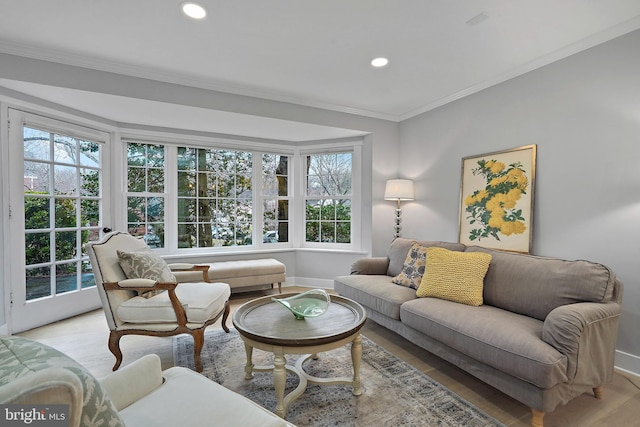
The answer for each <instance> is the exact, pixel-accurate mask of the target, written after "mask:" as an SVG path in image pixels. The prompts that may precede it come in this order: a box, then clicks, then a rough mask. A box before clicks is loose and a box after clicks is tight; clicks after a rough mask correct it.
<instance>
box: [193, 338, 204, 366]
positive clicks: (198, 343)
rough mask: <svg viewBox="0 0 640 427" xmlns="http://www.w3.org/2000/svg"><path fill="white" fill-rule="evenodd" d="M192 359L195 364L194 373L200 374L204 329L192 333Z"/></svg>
mask: <svg viewBox="0 0 640 427" xmlns="http://www.w3.org/2000/svg"><path fill="white" fill-rule="evenodd" d="M192 335H193V359H194V361H195V363H196V371H197V372H202V358H201V357H200V353H202V346H203V345H204V329H197V330H195V331H193V334H192Z"/></svg>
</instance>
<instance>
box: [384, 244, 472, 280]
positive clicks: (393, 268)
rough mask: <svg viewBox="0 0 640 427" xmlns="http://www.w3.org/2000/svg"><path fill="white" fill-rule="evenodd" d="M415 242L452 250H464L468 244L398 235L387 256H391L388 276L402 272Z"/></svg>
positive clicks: (425, 245)
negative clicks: (408, 237)
mask: <svg viewBox="0 0 640 427" xmlns="http://www.w3.org/2000/svg"><path fill="white" fill-rule="evenodd" d="M414 243H418V244H419V245H420V246H424V247H427V248H428V247H432V246H435V247H439V248H445V249H449V250H450V251H459V252H462V251H464V250H465V248H466V246H465V245H463V244H462V243H449V242H437V241H426V240H415V239H405V238H403V237H396V238H395V239H394V240H393V242H391V245H390V246H389V252H388V254H387V257H388V258H389V267H388V268H387V276H391V277H395V276H397V275H398V274H400V273H401V272H402V268H403V267H404V261H405V260H406V259H407V254H408V253H409V250H410V249H411V246H412V245H413V244H414Z"/></svg>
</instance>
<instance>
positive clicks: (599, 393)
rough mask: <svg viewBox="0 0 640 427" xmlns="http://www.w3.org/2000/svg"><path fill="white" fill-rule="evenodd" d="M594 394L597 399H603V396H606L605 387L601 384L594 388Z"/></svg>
mask: <svg viewBox="0 0 640 427" xmlns="http://www.w3.org/2000/svg"><path fill="white" fill-rule="evenodd" d="M593 395H594V396H595V397H596V399H602V397H603V396H604V389H603V388H602V386H601V385H600V386H598V387H594V388H593Z"/></svg>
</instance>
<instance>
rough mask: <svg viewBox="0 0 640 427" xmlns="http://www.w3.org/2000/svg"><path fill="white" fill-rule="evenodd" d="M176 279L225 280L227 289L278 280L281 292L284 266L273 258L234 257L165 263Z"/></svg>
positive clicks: (183, 280)
mask: <svg viewBox="0 0 640 427" xmlns="http://www.w3.org/2000/svg"><path fill="white" fill-rule="evenodd" d="M169 267H170V268H171V271H172V272H173V274H174V275H175V276H176V279H178V282H201V281H202V279H203V276H204V280H205V281H206V282H223V283H228V284H229V286H230V287H231V290H232V291H233V290H234V289H239V288H244V287H249V286H259V285H271V287H272V288H273V287H274V285H275V284H276V283H277V284H278V292H282V282H284V281H285V280H286V268H285V265H284V264H283V263H281V262H280V261H278V260H276V259H272V258H266V259H246V260H235V261H219V262H212V263H200V264H197V265H193V264H169Z"/></svg>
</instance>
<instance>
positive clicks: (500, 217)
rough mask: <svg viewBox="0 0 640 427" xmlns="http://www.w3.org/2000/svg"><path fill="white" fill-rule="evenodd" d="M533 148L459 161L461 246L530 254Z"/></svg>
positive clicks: (533, 167)
mask: <svg viewBox="0 0 640 427" xmlns="http://www.w3.org/2000/svg"><path fill="white" fill-rule="evenodd" d="M535 147H536V146H535V145H532V146H527V147H521V148H518V149H514V150H508V151H504V152H496V153H490V154H487V155H484V156H475V157H472V158H465V159H463V177H462V179H463V188H462V200H461V204H462V205H461V215H460V216H461V227H460V241H461V242H462V243H466V244H477V245H482V246H487V247H493V248H497V249H506V250H514V251H517V252H529V251H530V246H531V214H532V197H531V196H532V193H533V177H534V174H535Z"/></svg>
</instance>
